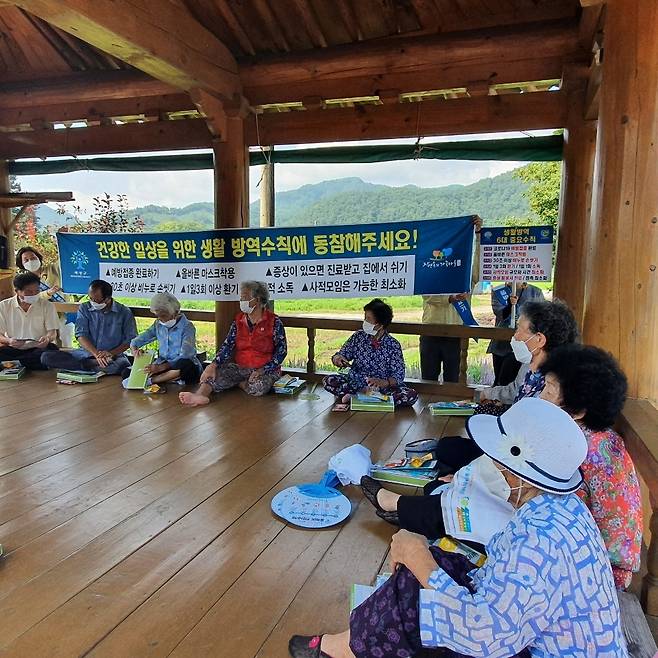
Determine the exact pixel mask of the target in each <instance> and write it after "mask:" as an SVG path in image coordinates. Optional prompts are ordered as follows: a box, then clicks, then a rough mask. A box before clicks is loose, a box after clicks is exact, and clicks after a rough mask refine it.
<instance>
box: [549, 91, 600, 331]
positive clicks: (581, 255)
mask: <svg viewBox="0 0 658 658" xmlns="http://www.w3.org/2000/svg"><path fill="white" fill-rule="evenodd" d="M584 104H585V91H584V90H576V91H573V92H571V93H570V94H569V115H568V117H567V127H566V129H565V131H564V157H563V163H562V189H561V194H560V226H559V231H558V248H557V259H556V262H555V281H554V287H553V292H554V295H555V296H556V297H558V298H560V299H562V300H564V301H565V302H566V303H567V304H568V305H569V306H570V307H571V310H572V311H573V313H574V316H575V318H576V321H577V322H578V326H579V327H582V324H583V309H584V297H585V281H586V279H587V274H588V265H589V261H588V258H587V247H588V242H587V236H588V234H589V225H590V214H591V210H592V184H593V173H594V155H595V152H596V121H586V120H585V119H584Z"/></svg>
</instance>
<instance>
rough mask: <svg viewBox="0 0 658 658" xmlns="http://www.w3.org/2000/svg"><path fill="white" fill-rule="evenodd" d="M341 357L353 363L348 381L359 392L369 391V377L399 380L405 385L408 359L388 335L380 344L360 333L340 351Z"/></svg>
mask: <svg viewBox="0 0 658 658" xmlns="http://www.w3.org/2000/svg"><path fill="white" fill-rule="evenodd" d="M338 354H341V355H342V356H344V357H345V358H346V359H347V360H348V361H351V362H352V366H351V368H350V372H349V374H348V379H349V380H350V382H351V383H354V385H355V386H356V388H357V390H360V389H362V388H365V387H366V377H377V378H379V379H390V378H395V380H396V381H397V385H398V386H400V385H401V384H402V383H403V382H404V357H403V356H402V347H401V346H400V343H399V342H398V341H397V340H396V339H395V338H393V336H391V335H390V334H388V333H385V334H384V335H383V336H382V337H381V338H380V339H379V340H375V338H374V337H373V336H369V335H368V334H367V333H366V332H365V331H362V330H360V331H356V332H355V333H353V334H352V335H351V336H350V337H349V338H348V339H347V342H346V343H345V344H344V345H343V346H342V347H341V348H340V350H339V351H338Z"/></svg>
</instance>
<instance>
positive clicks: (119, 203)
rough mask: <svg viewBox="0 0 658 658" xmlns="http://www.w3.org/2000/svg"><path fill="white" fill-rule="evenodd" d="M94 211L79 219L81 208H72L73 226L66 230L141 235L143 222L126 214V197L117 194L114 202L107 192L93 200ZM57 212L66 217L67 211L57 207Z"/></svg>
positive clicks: (135, 216)
mask: <svg viewBox="0 0 658 658" xmlns="http://www.w3.org/2000/svg"><path fill="white" fill-rule="evenodd" d="M93 202H94V209H93V210H92V212H91V213H90V214H89V216H88V217H87V218H83V217H81V212H82V211H81V208H80V207H79V206H74V208H73V215H72V219H73V220H74V222H75V223H74V224H73V225H72V226H70V227H69V228H68V230H69V231H71V232H72V233H143V232H144V221H143V220H142V218H141V217H140V216H139V215H134V216H131V215H130V214H129V213H128V197H127V196H126V195H125V194H117V196H116V200H115V199H114V198H113V197H112V196H111V195H109V194H108V193H107V192H106V193H105V194H103V195H102V196H96V197H94V199H93ZM57 212H58V213H59V214H60V215H66V214H67V210H66V208H64V207H63V206H59V207H58V209H57Z"/></svg>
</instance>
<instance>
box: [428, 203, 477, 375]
mask: <svg viewBox="0 0 658 658" xmlns="http://www.w3.org/2000/svg"><path fill="white" fill-rule="evenodd" d="M473 225H474V226H475V234H476V239H477V242H476V245H475V253H474V255H473V268H472V270H471V290H472V289H473V288H474V287H475V284H476V283H477V282H478V279H479V278H480V230H481V229H482V220H481V219H480V218H479V217H478V216H475V217H474V218H473ZM470 298H471V292H470V291H468V292H463V293H459V294H457V295H423V318H422V322H423V324H454V325H458V326H461V325H462V324H463V322H462V319H461V317H460V316H459V313H457V311H456V310H455V307H454V306H453V303H454V302H459V301H469V302H470ZM460 359H461V345H460V339H459V338H457V337H453V336H421V337H420V372H421V377H422V378H423V379H429V380H431V381H437V380H438V379H439V375H440V374H441V370H442V369H443V381H444V382H457V381H459V363H460Z"/></svg>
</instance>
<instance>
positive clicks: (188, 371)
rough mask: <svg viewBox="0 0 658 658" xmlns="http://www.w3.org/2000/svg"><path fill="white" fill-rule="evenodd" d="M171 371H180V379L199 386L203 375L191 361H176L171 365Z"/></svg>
mask: <svg viewBox="0 0 658 658" xmlns="http://www.w3.org/2000/svg"><path fill="white" fill-rule="evenodd" d="M169 365H170V366H171V370H180V378H181V379H182V380H183V381H184V382H185V383H186V384H188V385H189V384H198V383H199V379H200V377H201V373H200V372H199V369H198V368H197V366H196V364H195V363H194V361H192V360H191V359H176V360H175V361H174V362H173V363H170V364H169Z"/></svg>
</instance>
